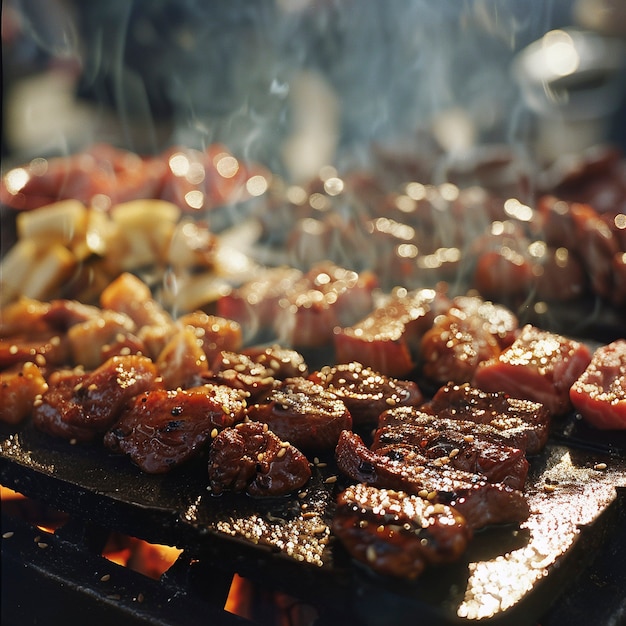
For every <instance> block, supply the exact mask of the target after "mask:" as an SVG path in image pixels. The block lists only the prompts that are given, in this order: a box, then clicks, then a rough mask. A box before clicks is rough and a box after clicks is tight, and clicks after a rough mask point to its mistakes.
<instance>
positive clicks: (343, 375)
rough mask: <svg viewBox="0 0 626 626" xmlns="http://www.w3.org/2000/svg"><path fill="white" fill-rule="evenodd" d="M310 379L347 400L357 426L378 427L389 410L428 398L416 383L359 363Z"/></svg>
mask: <svg viewBox="0 0 626 626" xmlns="http://www.w3.org/2000/svg"><path fill="white" fill-rule="evenodd" d="M309 380H312V381H313V382H315V383H318V384H320V385H322V387H324V388H325V389H327V390H328V391H330V392H332V393H334V394H335V395H336V396H337V397H339V398H341V400H343V402H344V404H345V405H346V406H347V407H348V410H349V411H350V415H352V423H353V425H354V426H362V425H369V424H371V425H375V424H376V423H377V420H378V416H379V415H380V414H381V413H382V412H383V411H385V410H386V409H388V408H389V407H392V406H417V405H419V404H421V403H422V402H423V399H424V397H423V395H422V392H421V391H420V389H419V387H418V386H417V384H416V383H414V382H413V381H405V380H398V379H396V378H390V377H389V376H385V375H384V374H379V373H378V372H375V371H374V370H372V369H371V368H369V367H364V366H363V365H361V364H360V363H355V362H352V363H345V364H340V365H336V366H334V367H331V366H325V367H323V368H322V369H320V370H318V371H316V372H313V373H312V374H311V375H310V376H309Z"/></svg>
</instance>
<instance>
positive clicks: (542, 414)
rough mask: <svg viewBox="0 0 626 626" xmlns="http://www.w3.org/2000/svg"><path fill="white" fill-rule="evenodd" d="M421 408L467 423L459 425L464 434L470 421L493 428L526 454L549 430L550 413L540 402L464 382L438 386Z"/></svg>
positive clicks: (545, 438)
mask: <svg viewBox="0 0 626 626" xmlns="http://www.w3.org/2000/svg"><path fill="white" fill-rule="evenodd" d="M421 410H422V411H424V412H426V413H431V414H433V415H436V416H437V417H438V418H444V419H451V420H456V421H466V422H469V424H468V425H467V426H465V425H459V428H461V429H465V428H467V429H468V431H467V434H471V429H472V424H483V425H485V426H488V427H490V428H493V429H495V430H496V431H497V432H499V433H500V434H501V436H502V437H504V438H505V440H506V443H508V445H511V446H513V447H514V448H520V449H521V450H524V451H525V452H526V454H537V453H538V452H540V451H541V450H542V449H543V447H544V446H545V444H546V442H547V441H548V435H549V432H550V413H549V412H548V409H547V408H546V407H545V406H544V405H542V404H541V403H539V402H533V401H531V400H524V399H521V398H513V397H511V396H509V395H508V394H506V393H504V392H500V391H491V392H489V391H483V390H482V389H478V388H477V387H473V386H471V385H470V384H468V383H465V384H463V385H455V384H449V385H444V386H443V387H440V388H439V390H438V391H437V392H436V393H435V395H434V396H433V398H432V400H431V401H430V402H427V403H426V404H424V405H423V406H422V407H421Z"/></svg>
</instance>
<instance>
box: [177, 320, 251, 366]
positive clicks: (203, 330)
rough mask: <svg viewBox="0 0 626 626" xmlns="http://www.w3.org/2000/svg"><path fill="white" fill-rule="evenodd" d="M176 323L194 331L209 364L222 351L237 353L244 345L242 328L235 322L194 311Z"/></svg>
mask: <svg viewBox="0 0 626 626" xmlns="http://www.w3.org/2000/svg"><path fill="white" fill-rule="evenodd" d="M176 323H177V324H178V325H179V326H183V327H188V328H190V329H191V330H192V331H193V333H194V335H195V336H196V339H197V340H198V343H199V344H200V347H201V348H202V349H203V350H204V353H205V354H206V358H207V361H208V362H209V363H210V362H211V361H212V360H213V359H214V358H215V357H216V356H217V355H218V354H219V353H220V352H221V351H222V350H229V351H234V352H236V351H238V350H240V349H241V346H242V344H243V331H242V329H241V326H240V325H239V324H238V323H237V322H235V321H233V320H229V319H226V318H223V317H219V316H217V315H207V314H206V313H204V312H203V311H194V312H193V313H188V314H187V315H183V316H182V317H180V318H179V319H178V320H177V321H176Z"/></svg>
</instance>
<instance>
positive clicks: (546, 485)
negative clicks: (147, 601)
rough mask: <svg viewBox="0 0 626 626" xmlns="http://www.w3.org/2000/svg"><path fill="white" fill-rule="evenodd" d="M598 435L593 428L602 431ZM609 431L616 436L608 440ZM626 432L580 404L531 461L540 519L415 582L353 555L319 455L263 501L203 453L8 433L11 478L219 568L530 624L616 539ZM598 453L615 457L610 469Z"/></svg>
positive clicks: (366, 610) (357, 608)
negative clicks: (225, 487)
mask: <svg viewBox="0 0 626 626" xmlns="http://www.w3.org/2000/svg"><path fill="white" fill-rule="evenodd" d="M594 437H595V439H594ZM609 439H610V440H611V441H609ZM625 443H626V438H625V437H624V436H623V434H619V435H616V434H615V433H611V434H607V433H595V432H592V431H589V429H586V428H585V427H584V425H583V424H581V423H580V422H579V421H578V420H576V419H575V418H574V416H571V417H570V418H569V419H568V420H566V421H562V422H558V423H557V429H556V432H555V433H554V435H553V437H552V440H551V442H550V443H549V444H548V446H547V448H546V450H545V451H544V453H542V454H541V455H540V456H537V457H535V458H533V459H532V460H531V472H530V475H529V479H528V482H527V488H526V494H527V497H528V499H529V502H530V506H531V511H532V513H531V517H530V519H529V520H528V521H527V522H525V523H524V524H522V525H521V526H520V527H519V528H518V527H513V526H507V527H502V528H492V529H487V530H485V531H482V532H480V533H478V534H477V535H476V536H475V538H474V540H473V542H472V544H471V546H470V549H469V550H468V552H467V555H466V559H465V560H463V561H462V562H460V563H458V564H455V565H453V566H447V567H442V568H438V569H431V570H429V571H427V572H426V573H425V574H424V575H423V576H422V577H421V578H420V579H419V580H418V581H416V582H412V583H408V582H406V583H405V582H398V581H391V580H385V579H383V578H381V577H378V576H375V575H372V574H371V573H370V572H369V571H367V569H366V568H364V567H362V566H360V565H358V564H355V563H353V562H351V560H350V559H349V557H348V556H347V555H346V554H345V552H344V551H343V549H342V548H341V546H340V545H338V544H337V543H336V542H335V541H334V540H333V538H332V535H331V533H330V527H329V524H330V520H331V517H332V511H333V502H334V497H335V495H336V493H337V491H338V490H339V489H341V488H342V486H343V482H342V478H341V476H339V477H338V479H337V480H336V481H335V477H336V476H337V472H336V468H335V467H334V466H333V463H332V459H321V460H320V463H318V464H317V465H315V467H314V469H313V478H312V480H311V483H310V484H309V485H308V486H307V488H306V489H305V490H302V491H301V492H300V493H298V494H294V495H293V496H290V497H285V498H276V499H270V500H256V499H252V498H249V497H247V496H244V495H235V494H224V495H222V496H219V497H217V496H214V495H213V494H211V493H210V491H209V490H208V489H207V486H208V478H207V473H206V458H203V457H200V458H198V459H196V460H194V461H193V462H191V463H189V464H187V466H185V467H181V468H178V469H177V470H175V471H173V472H171V473H169V474H166V475H162V476H153V475H148V474H145V473H143V472H141V471H140V470H139V469H137V468H136V467H134V466H133V465H132V464H131V463H130V461H129V460H128V459H127V458H126V457H122V456H116V455H113V454H110V453H108V452H107V451H106V450H105V449H104V448H102V447H101V446H100V445H71V444H69V443H67V442H65V441H60V440H56V439H53V438H51V437H49V436H47V435H45V434H43V433H40V432H38V431H37V430H35V429H34V428H33V427H32V425H30V424H26V425H25V426H24V427H22V428H21V429H19V430H17V431H16V430H10V429H7V428H4V429H3V430H2V431H1V436H0V482H1V483H2V484H3V485H5V486H8V487H11V488H13V489H15V490H17V491H20V492H22V493H24V494H25V495H27V496H30V497H34V498H38V499H42V500H43V501H45V502H47V503H48V504H49V505H51V506H53V507H56V508H58V509H60V510H63V511H66V512H68V513H70V514H71V515H75V516H80V517H82V518H85V519H87V520H88V521H92V522H94V523H98V524H102V525H104V526H106V527H110V528H112V529H116V530H119V531H120V532H125V533H128V534H131V535H133V536H136V537H139V538H142V539H145V540H147V541H151V542H154V543H164V544H168V545H175V546H177V547H180V548H185V549H187V550H188V551H189V552H191V553H195V554H198V555H204V556H205V557H206V558H211V559H213V560H215V562H216V563H219V564H220V566H221V567H223V568H224V569H226V570H228V569H231V570H232V571H238V572H239V573H241V574H243V575H246V576H250V577H252V578H254V577H257V578H259V577H260V580H263V581H264V582H267V579H268V577H269V578H271V579H272V580H273V581H275V582H276V583H277V584H278V585H279V586H282V587H284V588H285V589H286V590H287V591H288V592H292V593H294V594H299V595H300V597H303V598H304V599H306V598H307V596H309V597H310V598H311V600H314V601H321V602H322V603H325V604H327V605H333V604H336V603H337V604H338V603H341V606H342V609H343V610H345V607H346V605H347V604H350V603H352V605H353V612H354V614H355V617H358V618H359V619H361V620H362V621H363V622H364V623H366V624H371V625H372V626H377V625H378V624H381V626H382V624H387V623H388V621H387V620H388V619H389V612H386V611H384V610H383V609H384V607H385V606H388V605H393V611H394V623H395V624H403V623H406V624H413V623H415V615H416V611H418V612H419V613H418V614H420V615H422V616H424V617H426V616H427V617H428V619H429V620H431V621H430V622H429V623H441V624H455V623H471V622H473V621H475V620H481V623H484V621H485V620H486V621H487V622H488V623H490V624H491V623H499V622H500V621H506V623H507V624H516V623H519V624H531V623H533V619H536V618H537V617H538V616H539V615H540V614H541V613H543V612H544V611H545V610H546V609H547V607H548V606H550V604H551V603H552V602H553V601H554V599H555V597H556V596H557V595H558V594H559V593H560V591H561V590H562V589H563V588H564V587H565V586H567V585H569V584H570V583H571V582H572V581H573V580H574V577H575V576H576V574H577V571H578V569H579V566H581V565H582V564H585V563H587V562H588V561H589V559H590V558H591V557H592V556H593V554H594V552H595V551H596V549H597V548H599V547H600V546H601V545H602V544H603V543H605V542H606V541H607V540H608V539H607V537H608V536H609V535H610V533H611V532H612V531H613V530H614V523H613V522H614V520H613V518H614V515H613V514H612V510H613V509H615V507H616V504H615V500H616V497H617V496H619V497H620V498H621V497H622V496H623V493H622V489H621V488H623V487H626V460H625V457H624V454H623V450H624V449H626V445H624V444H625ZM600 463H603V464H606V468H603V467H604V466H603V465H598V464H600Z"/></svg>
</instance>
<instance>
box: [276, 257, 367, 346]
mask: <svg viewBox="0 0 626 626" xmlns="http://www.w3.org/2000/svg"><path fill="white" fill-rule="evenodd" d="M377 286H378V282H377V281H376V279H375V277H374V275H373V274H372V273H370V272H362V273H361V274H359V273H357V272H354V271H352V270H347V269H344V268H342V267H339V266H337V265H335V264H333V263H329V262H324V263H319V264H317V265H315V266H314V267H312V268H311V269H310V270H309V271H308V272H307V273H306V274H305V275H304V277H303V278H302V280H300V281H298V282H296V283H295V284H294V285H293V286H292V287H291V288H290V289H289V290H288V291H287V292H286V294H285V297H284V298H281V299H280V300H279V302H278V309H277V312H276V317H275V318H274V320H273V327H274V331H275V334H276V336H277V337H278V338H279V343H282V344H284V345H287V346H295V347H302V348H310V347H320V346H326V345H330V344H332V341H333V336H334V329H335V328H336V327H339V326H349V325H350V324H353V323H355V322H356V321H357V320H359V319H361V318H362V317H363V316H364V315H367V313H369V312H370V311H371V310H372V308H373V306H374V300H373V291H374V289H375V288H376V287H377Z"/></svg>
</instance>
